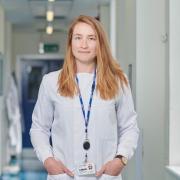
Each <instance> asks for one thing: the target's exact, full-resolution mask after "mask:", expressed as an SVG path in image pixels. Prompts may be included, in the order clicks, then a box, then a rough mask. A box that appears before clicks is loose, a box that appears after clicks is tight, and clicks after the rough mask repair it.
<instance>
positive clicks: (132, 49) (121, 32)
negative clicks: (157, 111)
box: [116, 0, 139, 180]
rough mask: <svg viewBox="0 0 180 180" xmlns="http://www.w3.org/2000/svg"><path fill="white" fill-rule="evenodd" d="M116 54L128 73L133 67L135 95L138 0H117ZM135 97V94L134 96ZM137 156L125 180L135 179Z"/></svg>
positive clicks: (124, 177)
mask: <svg viewBox="0 0 180 180" xmlns="http://www.w3.org/2000/svg"><path fill="white" fill-rule="evenodd" d="M116 14H117V15H116V39H117V40H116V55H117V59H118V61H119V62H120V65H121V67H122V69H123V70H124V71H125V73H126V74H127V75H128V65H129V64H132V68H133V87H132V88H133V89H132V90H133V95H135V83H136V82H135V76H136V74H135V68H136V1H134V0H121V1H119V0H117V1H116ZM134 99H135V96H134ZM136 168H137V167H136V161H135V156H134V157H133V158H132V159H131V160H130V161H129V163H128V166H127V167H126V168H125V169H124V170H123V179H124V180H135V179H136V176H137V173H138V172H136ZM138 180H139V179H138Z"/></svg>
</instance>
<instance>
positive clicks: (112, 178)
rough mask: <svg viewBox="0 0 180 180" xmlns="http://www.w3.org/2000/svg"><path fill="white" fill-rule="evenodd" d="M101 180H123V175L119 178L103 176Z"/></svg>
mask: <svg viewBox="0 0 180 180" xmlns="http://www.w3.org/2000/svg"><path fill="white" fill-rule="evenodd" d="M100 180H122V177H121V175H118V176H110V175H108V174H103V175H102V176H101V178H100Z"/></svg>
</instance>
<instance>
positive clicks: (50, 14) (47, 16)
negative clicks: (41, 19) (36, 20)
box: [46, 10, 54, 22]
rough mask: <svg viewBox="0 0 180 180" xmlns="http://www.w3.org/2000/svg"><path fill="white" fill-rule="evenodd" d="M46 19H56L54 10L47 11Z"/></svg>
mask: <svg viewBox="0 0 180 180" xmlns="http://www.w3.org/2000/svg"><path fill="white" fill-rule="evenodd" d="M46 19H47V21H48V22H51V21H53V20H54V11H52V10H48V11H47V12H46Z"/></svg>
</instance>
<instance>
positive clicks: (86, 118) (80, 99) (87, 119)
mask: <svg viewBox="0 0 180 180" xmlns="http://www.w3.org/2000/svg"><path fill="white" fill-rule="evenodd" d="M95 80H96V68H95V71H94V77H93V83H92V87H91V95H90V98H89V105H88V112H87V117H86V114H85V109H84V103H83V99H82V95H81V91H80V88H79V79H78V77H77V76H76V81H77V85H78V91H79V101H80V104H81V109H82V113H83V116H84V121H85V127H86V129H85V132H86V133H87V128H88V124H89V117H90V112H91V104H92V99H93V94H94V90H95Z"/></svg>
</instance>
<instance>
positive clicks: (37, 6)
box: [0, 0, 110, 31]
mask: <svg viewBox="0 0 180 180" xmlns="http://www.w3.org/2000/svg"><path fill="white" fill-rule="evenodd" d="M109 1H110V0H56V1H55V2H48V0H0V4H1V5H2V6H3V8H4V9H5V16H6V18H7V20H8V21H10V22H11V23H12V24H13V28H14V29H15V30H19V31H20V30H23V31H44V29H45V27H46V25H47V21H46V10H47V9H48V8H52V9H53V10H54V12H55V19H54V21H53V26H54V29H55V31H62V30H66V29H67V25H68V24H69V22H70V21H71V20H72V19H73V18H74V17H75V16H78V15H80V14H86V15H90V16H94V17H97V16H98V11H99V6H100V5H103V4H108V3H109Z"/></svg>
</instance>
